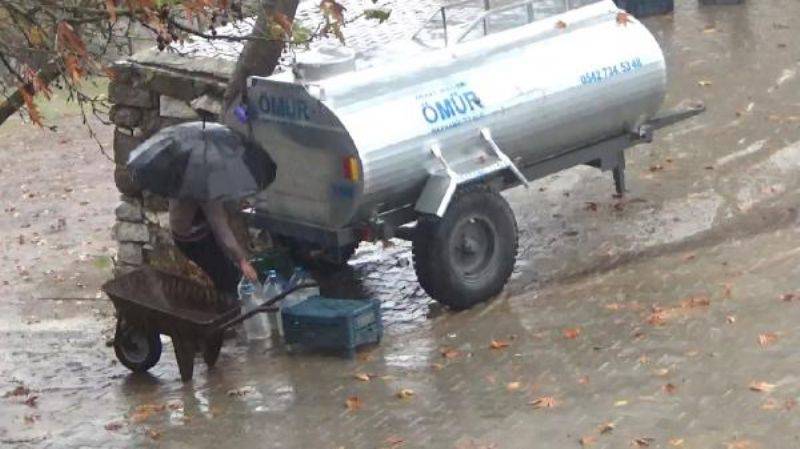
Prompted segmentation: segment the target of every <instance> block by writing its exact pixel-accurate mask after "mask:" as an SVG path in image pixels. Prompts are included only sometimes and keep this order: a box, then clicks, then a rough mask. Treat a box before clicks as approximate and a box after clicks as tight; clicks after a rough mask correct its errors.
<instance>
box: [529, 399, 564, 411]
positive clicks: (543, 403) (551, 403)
mask: <svg viewBox="0 0 800 449" xmlns="http://www.w3.org/2000/svg"><path fill="white" fill-rule="evenodd" d="M529 404H530V405H532V406H533V408H553V407H555V406H556V405H558V401H556V398H554V397H552V396H542V397H540V398H536V399H534V400H533V401H531V402H530V403H529Z"/></svg>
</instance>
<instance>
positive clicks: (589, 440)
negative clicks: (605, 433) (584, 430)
mask: <svg viewBox="0 0 800 449" xmlns="http://www.w3.org/2000/svg"><path fill="white" fill-rule="evenodd" d="M580 443H581V446H583V447H586V446H591V445H593V444H594V443H597V437H596V436H594V435H586V436H584V437H581V439H580Z"/></svg>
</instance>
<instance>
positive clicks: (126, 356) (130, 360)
mask: <svg viewBox="0 0 800 449" xmlns="http://www.w3.org/2000/svg"><path fill="white" fill-rule="evenodd" d="M161 351H162V348H161V337H160V336H159V335H158V332H153V331H149V330H146V329H143V328H141V327H135V326H131V325H128V324H127V323H126V322H125V320H124V319H122V318H120V319H119V320H117V331H116V333H115V334H114V353H115V354H116V355H117V359H119V361H120V363H122V364H123V365H124V366H125V367H126V368H128V369H129V370H131V371H133V372H135V373H143V372H145V371H147V370H149V369H150V368H152V367H154V366H156V364H157V363H158V361H159V360H160V359H161Z"/></svg>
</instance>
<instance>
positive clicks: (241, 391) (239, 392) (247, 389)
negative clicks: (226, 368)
mask: <svg viewBox="0 0 800 449" xmlns="http://www.w3.org/2000/svg"><path fill="white" fill-rule="evenodd" d="M255 391H256V389H255V388H253V387H251V386H249V385H247V386H244V387H241V388H234V389H232V390H228V396H231V397H242V396H246V395H248V394H250V393H254V392H255Z"/></svg>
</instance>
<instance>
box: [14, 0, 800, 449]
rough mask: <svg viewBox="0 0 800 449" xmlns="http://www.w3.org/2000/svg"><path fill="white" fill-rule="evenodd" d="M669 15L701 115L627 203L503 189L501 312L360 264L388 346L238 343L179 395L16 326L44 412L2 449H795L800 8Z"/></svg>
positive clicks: (635, 178)
mask: <svg viewBox="0 0 800 449" xmlns="http://www.w3.org/2000/svg"><path fill="white" fill-rule="evenodd" d="M677 3H678V5H677V10H676V13H675V15H674V16H673V17H657V18H652V19H648V20H647V24H648V26H649V27H650V28H651V29H652V30H653V31H654V33H655V34H656V36H657V38H658V39H659V41H660V42H661V44H662V46H663V47H664V49H665V52H666V54H667V59H668V65H669V67H670V86H669V94H668V98H667V101H666V106H672V105H675V104H678V103H680V102H682V101H684V100H687V99H700V100H703V101H704V102H705V103H706V105H707V107H708V112H707V113H706V114H704V115H702V116H700V117H697V118H695V119H692V120H691V121H688V122H685V123H682V124H679V125H677V126H675V127H673V128H669V129H667V130H665V131H663V132H662V133H661V134H659V135H657V137H656V140H655V142H654V143H653V144H651V145H646V146H640V147H637V148H636V149H634V150H632V151H631V152H630V153H629V158H628V161H629V165H628V167H629V171H628V180H629V185H628V188H629V191H630V193H629V195H628V196H627V197H626V198H624V199H621V200H620V199H615V198H613V197H612V193H613V185H612V182H611V177H610V174H603V173H600V172H597V171H594V170H592V169H589V168H577V169H573V170H570V171H568V172H564V173H561V174H559V175H556V176H553V177H550V178H548V179H545V180H542V181H539V182H537V183H536V184H535V185H534V187H533V188H532V189H530V190H529V191H525V190H522V189H519V190H515V191H512V192H510V193H509V195H508V198H509V200H510V201H511V202H512V205H513V207H514V210H515V213H516V214H517V219H518V222H519V224H520V229H521V252H520V258H519V260H518V263H517V268H516V270H515V274H514V276H513V279H512V281H511V283H510V284H509V286H508V288H507V291H506V292H505V293H504V294H503V295H501V297H500V298H498V299H496V300H494V301H493V302H491V303H489V304H488V305H482V306H479V307H476V308H475V309H473V310H470V311H467V312H462V313H450V312H447V311H442V310H440V309H439V308H438V307H436V306H435V305H432V304H431V303H430V300H429V299H427V298H426V297H425V295H424V293H423V292H422V291H421V289H419V287H418V286H417V285H416V283H415V276H414V273H413V269H412V267H411V265H410V253H409V251H408V247H407V246H405V245H404V244H403V243H402V242H397V244H396V245H395V246H393V247H391V248H385V249H384V248H380V247H362V248H361V249H360V250H359V253H358V254H357V257H356V258H355V259H354V260H353V261H352V262H351V269H352V271H351V272H350V274H349V275H348V274H345V275H342V276H343V279H344V280H348V282H349V283H350V284H357V285H355V287H352V288H353V290H348V291H356V292H360V293H353V294H367V295H373V296H377V297H380V298H381V299H382V300H383V304H384V313H385V318H386V320H387V322H388V323H389V326H388V336H387V338H386V339H385V340H384V342H383V344H382V345H381V347H380V348H377V349H374V350H371V351H368V352H364V353H362V354H361V355H360V356H359V357H357V358H356V359H355V360H343V359H339V358H336V357H332V356H324V355H316V354H297V355H291V356H290V355H287V354H285V353H284V351H283V350H282V349H281V348H280V347H274V348H272V347H251V348H245V347H241V346H238V347H237V346H232V345H228V346H227V347H226V348H225V349H224V351H223V355H222V359H221V361H220V364H219V368H218V369H216V370H214V371H212V372H207V371H206V370H205V368H202V367H200V368H199V369H198V370H197V372H196V376H195V380H194V382H193V383H190V384H186V385H183V384H181V383H180V381H179V380H178V374H177V369H176V367H175V364H174V358H173V357H172V355H171V354H170V353H169V352H168V350H169V346H167V348H166V349H167V351H166V352H165V355H164V357H163V358H162V362H161V364H159V365H158V366H157V367H156V368H155V369H154V370H153V371H152V376H149V377H146V378H137V377H132V376H129V375H128V374H127V372H126V371H125V369H124V368H121V367H119V366H117V365H116V364H114V363H113V361H112V359H113V354H112V352H111V350H110V349H109V348H107V347H105V345H104V341H103V338H102V332H103V331H104V330H106V329H107V328H108V327H109V323H110V321H109V319H107V318H106V319H97V318H95V317H94V316H91V317H86V316H74V317H71V318H66V319H55V320H43V321H40V322H38V323H34V324H31V325H29V324H26V323H25V321H24V313H23V312H22V311H13V310H12V311H11V312H10V313H7V314H5V315H4V318H1V319H0V335H1V337H0V338H2V345H3V349H2V352H0V393H2V392H10V391H12V390H13V389H14V388H15V387H17V386H18V385H19V384H20V383H22V384H24V385H26V386H27V387H29V388H30V389H32V390H33V391H32V392H31V393H30V394H29V395H21V396H10V397H6V398H2V399H0V401H3V402H2V406H1V407H0V446H7V447H15V448H16V447H20V448H27V447H43V448H62V447H64V448H67V447H69V448H74V447H98V448H99V447H103V448H109V447H170V448H183V447H186V448H189V447H209V448H211V447H248V448H249V447H259V448H273V447H274V448H339V447H344V448H348V449H349V448H399V447H405V448H458V449H465V448H476V449H477V448H554V447H558V448H560V447H567V448H568V447H576V448H578V447H581V444H582V443H581V440H582V441H583V445H585V446H587V447H589V446H591V447H598V448H625V447H631V446H632V447H653V448H670V447H679V448H704V449H706V448H712V449H714V448H720V449H747V448H765V449H766V448H790V447H800V441H799V440H798V438H800V432H798V429H799V428H800V427H799V426H798V425H799V424H800V409H798V407H797V406H796V404H797V400H798V398H799V397H800V382H798V381H799V380H800V379H798V374H797V373H798V371H797V369H796V367H797V366H798V363H799V362H800V352H798V351H797V350H796V349H795V348H797V347H799V346H800V334H799V333H798V332H797V331H796V330H795V323H797V322H798V319H800V299H798V298H800V295H797V294H795V293H794V292H796V291H798V290H800V287H799V286H800V282H799V281H798V279H799V278H798V274H800V273H798V272H799V271H800V263H798V262H800V249H798V245H797V242H798V241H800V239H799V237H800V236H798V223H799V222H798V220H799V219H800V216H798V209H797V207H798V206H797V205H798V199H800V190H799V189H798V187H800V176H798V174H799V173H800V143H796V142H800V90H799V89H798V87H800V79H798V78H797V71H798V69H800V63H799V62H798V61H799V60H800V40H798V39H797V37H796V34H797V30H799V29H800V3H798V2H796V1H794V0H773V1H769V2H765V1H762V2H755V1H752V2H749V3H748V4H747V5H745V6H728V7H710V8H699V7H698V6H697V4H696V2H694V1H690V0H685V1H678V2H677ZM701 81H702V83H700V82H701ZM701 84H702V85H701ZM492 340H498V341H500V342H501V343H504V344H508V346H507V347H503V348H499V349H492V348H490V342H491V341H492ZM499 346H504V345H499ZM355 374H359V375H360V376H359V377H362V378H365V377H366V378H369V379H370V380H369V381H364V380H359V379H357V378H355V377H354V375H355ZM364 375H366V376H364ZM404 389H406V390H411V391H413V394H408V392H406V393H407V394H406V396H408V397H405V398H399V397H398V392H400V391H401V390H404ZM33 395H35V396H38V400H37V401H36V404H35V407H33V406H31V405H26V404H24V403H23V401H24V400H25V399H26V398H29V397H30V396H33ZM348 398H358V400H355V399H352V400H351V401H350V409H348V406H347V402H348V401H347V400H348Z"/></svg>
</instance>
